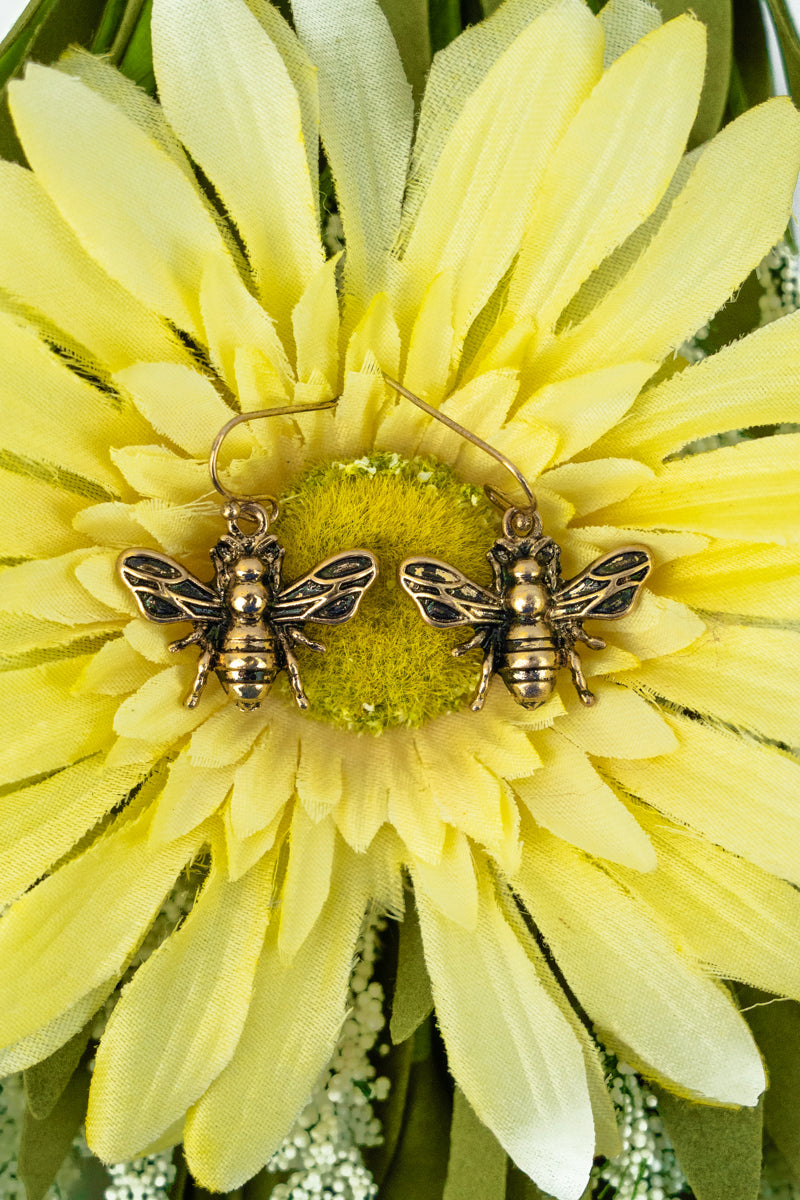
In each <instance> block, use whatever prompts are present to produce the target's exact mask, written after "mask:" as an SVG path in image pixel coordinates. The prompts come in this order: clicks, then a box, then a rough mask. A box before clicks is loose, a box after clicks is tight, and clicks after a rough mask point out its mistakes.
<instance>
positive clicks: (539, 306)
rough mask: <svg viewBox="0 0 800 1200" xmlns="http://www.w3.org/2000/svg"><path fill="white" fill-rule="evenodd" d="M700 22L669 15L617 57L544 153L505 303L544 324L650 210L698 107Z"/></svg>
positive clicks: (553, 318) (702, 48)
mask: <svg viewBox="0 0 800 1200" xmlns="http://www.w3.org/2000/svg"><path fill="white" fill-rule="evenodd" d="M705 43H706V37H705V29H704V27H703V26H702V25H701V24H700V23H699V22H698V21H695V20H693V19H692V18H690V17H689V16H688V15H687V16H684V17H680V18H678V20H676V21H670V22H669V23H668V24H667V25H664V26H662V27H661V28H659V29H656V30H655V31H654V32H653V33H651V34H650V35H649V36H648V37H646V38H644V39H643V40H642V41H640V42H637V43H636V45H635V46H634V47H633V48H632V49H631V50H630V51H629V52H628V53H627V54H624V55H623V56H622V57H621V58H619V59H618V60H617V61H616V62H615V63H614V65H613V66H612V67H611V68H610V70H608V71H607V72H606V73H605V74H604V75H603V77H602V79H601V80H600V82H599V83H598V84H597V87H596V88H594V90H593V91H592V93H591V95H590V96H589V98H588V99H587V100H586V101H585V103H584V104H583V105H582V106H581V108H580V109H579V110H578V113H577V114H576V116H575V118H574V120H573V121H572V123H571V125H570V126H569V129H568V130H567V132H566V134H565V135H564V137H563V139H562V140H561V142H560V143H559V144H558V146H557V147H556V149H555V151H554V152H553V154H552V155H551V157H550V160H549V162H548V164H547V170H546V171H545V175H544V178H543V180H542V184H541V188H540V189H539V193H538V195H537V197H536V203H535V205H534V209H533V213H532V216H531V219H530V225H529V227H528V230H527V231H526V234H525V238H524V239H523V243H522V248H521V251H520V256H519V260H518V262H517V265H516V267H515V269H514V275H513V279H512V283H511V289H510V292H509V301H508V302H509V307H510V308H511V309H512V310H513V311H514V312H515V313H518V314H519V315H521V316H525V315H530V316H535V318H536V321H537V323H538V325H539V327H540V329H543V330H545V329H547V330H549V329H551V328H552V327H553V326H554V325H555V322H556V318H557V317H558V314H559V313H560V312H561V310H562V308H563V307H564V306H565V304H566V303H567V301H568V300H569V299H570V297H571V296H572V295H573V294H574V293H575V292H576V291H577V289H578V287H579V285H580V284H581V283H582V282H583V281H584V280H585V279H586V278H587V277H588V275H589V274H590V273H591V272H592V271H593V270H594V269H595V268H596V267H597V266H599V264H600V263H601V262H602V260H603V259H604V258H605V257H606V255H607V254H608V253H609V252H610V251H611V250H613V249H614V248H615V246H618V245H619V244H620V243H621V242H622V241H623V240H624V239H625V238H626V237H627V235H628V234H629V233H630V232H631V230H633V229H635V228H636V227H637V225H639V224H640V223H641V222H642V221H643V220H644V219H645V217H647V216H649V215H650V213H651V212H652V210H653V209H654V208H655V206H656V205H657V203H658V201H659V200H660V198H661V195H662V193H663V192H664V190H665V189H666V187H667V184H668V183H669V181H670V179H671V178H672V175H673V173H674V171H675V168H676V167H677V165H678V163H679V161H680V158H681V155H682V153H683V150H684V148H685V146H686V139H687V137H688V135H689V130H690V129H691V127H692V122H693V121H694V118H695V113H696V112H697V104H698V101H699V99H700V90H701V88H702V85H703V69H704V66H705Z"/></svg>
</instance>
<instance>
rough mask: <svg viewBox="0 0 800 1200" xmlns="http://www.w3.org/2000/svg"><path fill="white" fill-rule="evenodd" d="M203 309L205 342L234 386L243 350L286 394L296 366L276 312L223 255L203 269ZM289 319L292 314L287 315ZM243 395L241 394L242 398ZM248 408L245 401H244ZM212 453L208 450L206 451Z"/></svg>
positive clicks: (261, 402)
mask: <svg viewBox="0 0 800 1200" xmlns="http://www.w3.org/2000/svg"><path fill="white" fill-rule="evenodd" d="M200 313H201V316H202V320H203V330H204V338H203V340H204V342H205V344H206V345H207V346H208V352H209V355H210V357H211V361H212V363H213V364H214V366H215V367H216V368H217V370H218V372H219V373H220V375H221V376H222V378H223V379H224V380H225V381H226V383H227V384H228V386H229V387H230V388H231V389H236V388H237V387H238V386H239V381H238V379H237V367H236V359H237V355H238V354H241V353H242V351H243V350H245V349H249V350H250V352H251V353H258V354H259V355H260V356H261V357H262V359H263V360H264V362H265V363H266V364H267V366H268V368H269V371H270V373H271V374H272V375H273V376H275V377H276V383H277V384H278V388H277V389H276V391H275V392H274V393H273V396H274V395H277V396H278V397H283V396H284V395H285V392H286V388H287V387H288V386H289V385H290V383H291V380H292V378H293V376H292V369H291V366H290V365H289V361H288V359H287V357H286V351H285V350H284V348H283V343H282V342H281V340H280V338H279V336H278V333H277V331H276V329H275V326H274V325H273V320H272V315H270V314H267V313H266V312H265V311H264V309H263V308H262V307H261V305H260V304H259V303H258V301H257V300H256V299H255V297H254V296H251V295H250V292H249V291H248V290H247V288H246V287H245V285H244V284H243V283H242V281H241V279H240V278H239V276H238V275H236V274H235V273H234V272H233V271H231V270H230V269H229V268H228V264H227V262H226V261H225V260H224V259H221V258H210V259H209V260H208V262H207V263H206V264H205V267H204V270H203V279H202V283H201V285H200ZM287 319H288V318H287ZM269 398H270V397H269V394H267V395H265V396H264V397H263V398H258V397H256V396H254V397H253V402H254V403H255V404H256V406H257V407H259V408H264V407H266V405H265V403H264V401H265V400H268V399H269ZM242 399H243V398H242V397H241V396H240V401H241V400H242ZM241 406H242V408H243V409H244V407H245V405H244V404H242V405H241ZM206 453H208V451H206Z"/></svg>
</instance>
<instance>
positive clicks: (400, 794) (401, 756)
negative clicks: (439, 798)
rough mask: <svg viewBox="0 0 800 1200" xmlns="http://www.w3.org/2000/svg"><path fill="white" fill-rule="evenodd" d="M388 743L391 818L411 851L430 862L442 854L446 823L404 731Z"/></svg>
mask: <svg viewBox="0 0 800 1200" xmlns="http://www.w3.org/2000/svg"><path fill="white" fill-rule="evenodd" d="M383 737H384V739H385V740H386V742H387V748H386V759H387V780H388V785H389V805H388V817H389V821H390V822H391V824H392V825H393V826H394V828H395V829H396V830H397V832H398V834H399V835H400V837H401V839H402V840H403V842H404V843H405V845H406V846H407V847H408V849H409V851H410V852H411V854H413V855H415V856H416V857H418V858H421V859H422V860H423V861H424V862H427V863H434V864H435V863H438V862H439V861H440V860H441V857H442V850H443V848H444V839H445V831H446V825H445V823H444V821H443V820H442V818H441V817H440V816H439V814H438V812H437V811H436V806H435V805H434V803H433V800H432V799H431V794H430V788H429V787H428V783H427V780H426V777H425V771H424V770H423V768H422V764H421V762H420V761H419V756H418V755H417V753H416V751H415V750H414V747H413V744H412V742H411V739H410V738H409V737H407V736H405V731H403V733H402V734H400V735H399V736H398V735H387V734H384V735H383Z"/></svg>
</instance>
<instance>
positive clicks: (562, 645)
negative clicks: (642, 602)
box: [384, 376, 652, 712]
mask: <svg viewBox="0 0 800 1200" xmlns="http://www.w3.org/2000/svg"><path fill="white" fill-rule="evenodd" d="M384 378H385V379H386V382H387V383H388V384H389V386H390V387H392V388H394V390H395V391H396V392H399V393H400V395H401V396H405V398H406V399H407V400H410V401H411V402H412V403H413V404H416V406H417V407H418V408H421V409H422V410H423V412H426V413H428V414H429V415H430V416H431V417H435V418H436V420H437V421H441V422H442V423H443V424H444V425H447V426H448V427H449V428H450V429H452V430H454V432H455V433H458V434H460V435H461V437H464V438H466V439H467V441H469V442H472V444H473V445H475V446H478V447H480V449H482V450H485V451H486V453H487V454H490V455H491V456H492V457H493V458H495V459H496V460H497V461H498V462H499V463H501V464H502V465H503V466H504V467H505V468H506V470H508V471H510V472H511V474H512V475H513V476H514V478H515V479H516V480H517V482H518V483H519V485H520V487H521V488H522V490H523V492H524V493H525V499H526V504H525V505H523V506H522V507H520V506H518V505H515V504H513V503H512V501H510V500H508V499H506V497H504V496H501V495H500V493H499V492H496V491H495V490H494V489H493V488H490V487H485V488H484V490H485V492H486V494H487V496H488V497H489V499H490V500H491V501H492V503H493V504H494V505H495V506H496V507H497V508H499V509H500V511H501V512H502V513H503V535H504V536H503V537H500V538H498V539H497V541H496V542H495V543H494V545H493V546H492V547H491V549H490V550H488V552H487V555H486V557H487V558H488V560H489V563H490V565H491V568H492V574H493V576H494V583H493V586H492V588H491V589H489V588H485V587H481V586H480V585H479V584H477V583H473V582H472V580H471V579H468V578H467V577H466V575H462V573H461V572H460V571H458V570H457V569H456V568H455V567H451V566H449V564H448V563H444V562H440V561H439V560H438V559H435V558H422V557H419V558H407V559H405V561H404V562H402V563H401V564H400V572H399V574H400V583H401V585H402V587H403V588H404V589H405V591H406V592H408V594H409V596H411V598H412V600H413V601H414V602H415V604H416V605H417V608H418V609H419V612H420V615H421V617H422V619H423V621H425V622H426V623H427V624H428V625H433V626H435V628H437V629H450V628H454V627H456V626H460V625H471V626H472V628H473V629H474V631H475V633H474V636H473V637H471V638H470V639H469V641H467V642H464V643H462V644H461V645H460V646H456V648H455V650H454V651H453V654H454V655H456V656H457V657H458V656H459V655H462V654H466V653H467V651H468V650H474V649H477V648H478V647H480V649H481V650H483V655H484V657H483V669H482V672H481V679H480V683H479V685H478V690H477V692H476V694H475V697H474V699H473V701H472V709H473V711H475V712H478V710H479V709H481V708H482V707H483V703H484V701H485V699H486V692H487V690H488V687H489V680H490V679H491V676H492V674H493V672H495V671H496V672H497V673H498V674H499V675H500V677H501V678H502V680H503V681H504V683H505V684H506V687H507V688H508V690H509V691H510V692H511V694H512V696H513V697H514V699H515V700H516V701H517V703H518V704H521V705H522V707H523V708H538V707H539V705H540V704H543V703H544V702H545V700H547V699H548V697H549V696H551V695H552V693H553V690H554V688H555V682H556V675H557V673H558V670H559V668H561V667H566V666H568V667H569V669H570V672H571V674H572V680H573V683H574V685H575V688H576V690H577V692H578V695H579V696H580V698H581V700H582V701H583V703H584V704H594V700H595V697H594V696H593V695H592V693H591V692H590V691H589V688H588V686H587V684H586V679H585V677H584V674H583V670H582V668H581V660H580V657H579V655H578V652H577V650H576V649H575V644H576V642H584V643H585V644H586V645H587V646H589V647H590V649H592V650H603V649H605V645H606V643H605V642H604V641H603V640H602V638H598V637H591V636H590V635H589V634H587V633H586V631H585V630H584V629H583V627H582V622H583V621H585V620H587V619H588V618H590V617H591V618H598V617H599V618H601V619H602V620H606V621H613V620H616V619H618V618H619V617H624V616H625V615H626V613H629V612H630V611H631V609H632V607H633V605H634V604H635V603H636V600H637V597H638V595H639V591H640V589H641V586H642V584H643V583H644V581H645V579H646V578H647V576H648V574H649V573H650V569H651V567H652V559H651V557H650V554H649V552H648V550H647V549H646V548H645V547H644V546H620V547H619V549H617V550H611V551H609V552H608V553H607V554H604V555H602V556H601V557H600V558H598V559H596V560H595V561H594V562H593V563H591V564H590V566H588V567H586V568H585V569H584V570H583V571H581V572H580V573H579V574H578V575H576V576H575V577H574V578H573V579H569V580H566V581H565V580H564V579H563V578H562V575H561V549H560V547H559V546H558V545H557V544H556V542H554V541H553V539H552V538H550V537H547V536H546V535H544V534H543V532H542V521H541V518H540V516H539V514H538V512H537V511H536V498H535V496H534V494H533V492H532V491H531V488H530V485H529V484H528V482H527V480H526V479H525V477H524V475H523V474H522V472H521V471H520V470H519V469H518V467H516V466H515V465H514V464H513V463H512V462H511V460H510V459H508V458H506V456H505V455H504V454H501V453H500V451H499V450H496V449H495V448H494V447H493V446H490V445H489V444H488V443H487V442H484V441H482V440H481V438H479V437H476V436H475V434H473V433H470V432H469V431H468V430H466V429H464V428H463V426H461V425H459V424H458V423H457V422H456V421H454V420H452V418H450V417H448V416H446V414H444V413H441V412H438V411H437V410H436V409H435V408H431V406H430V405H429V404H426V403H425V401H424V400H420V398H419V396H415V395H414V394H413V392H409V391H408V390H407V388H404V387H402V386H401V385H400V384H399V383H396V382H395V381H394V380H392V379H389V378H388V377H386V376H384Z"/></svg>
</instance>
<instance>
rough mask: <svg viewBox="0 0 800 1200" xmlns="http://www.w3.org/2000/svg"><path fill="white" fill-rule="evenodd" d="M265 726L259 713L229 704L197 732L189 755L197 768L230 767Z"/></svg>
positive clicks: (242, 756) (189, 747) (193, 735)
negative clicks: (242, 709) (244, 710)
mask: <svg viewBox="0 0 800 1200" xmlns="http://www.w3.org/2000/svg"><path fill="white" fill-rule="evenodd" d="M263 728H264V720H263V716H262V715H261V714H260V713H258V712H252V713H247V712H242V711H241V710H240V709H238V708H236V707H235V705H233V704H229V705H227V706H226V707H225V708H223V709H221V710H220V711H219V712H217V713H214V715H213V716H211V717H209V718H208V720H207V721H204V722H203V724H202V725H201V726H200V728H199V729H196V730H195V731H194V733H193V734H192V736H191V738H190V740H189V746H188V748H187V751H186V756H187V758H188V759H189V762H191V763H193V764H194V765H195V766H196V767H230V766H232V765H233V764H234V763H238V762H240V761H241V759H243V758H244V756H245V755H246V754H247V753H248V751H249V750H250V748H251V747H252V745H253V742H254V741H255V739H256V738H257V737H258V735H259V734H260V733H261V732H262V730H263Z"/></svg>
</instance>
